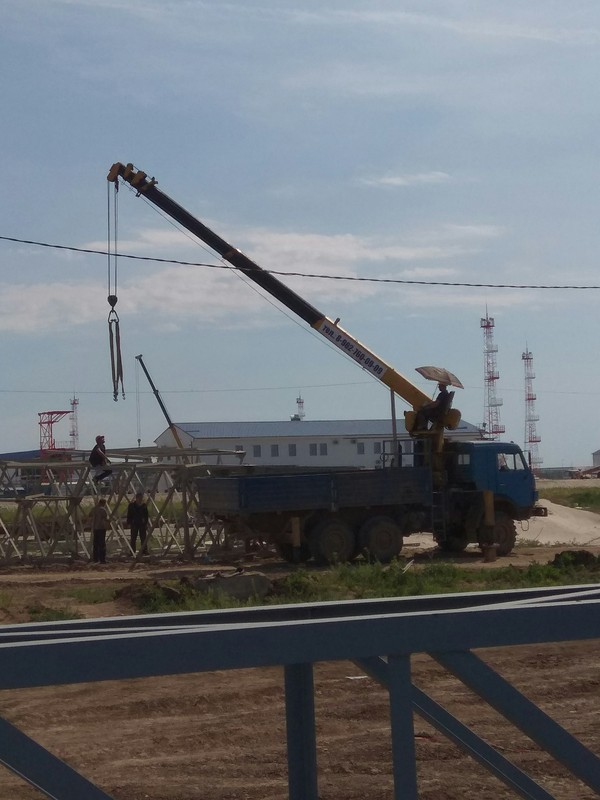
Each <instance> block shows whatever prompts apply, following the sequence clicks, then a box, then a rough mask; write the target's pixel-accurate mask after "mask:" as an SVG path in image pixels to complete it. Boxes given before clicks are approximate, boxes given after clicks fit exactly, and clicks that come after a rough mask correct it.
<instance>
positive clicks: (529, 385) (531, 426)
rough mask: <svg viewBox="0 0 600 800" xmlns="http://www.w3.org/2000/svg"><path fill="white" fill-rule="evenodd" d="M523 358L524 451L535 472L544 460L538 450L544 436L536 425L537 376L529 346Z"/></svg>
mask: <svg viewBox="0 0 600 800" xmlns="http://www.w3.org/2000/svg"><path fill="white" fill-rule="evenodd" d="M521 358H522V359H523V366H524V367H525V440H524V445H523V452H524V453H525V458H527V459H528V460H529V465H530V467H531V469H532V470H533V471H534V472H535V471H536V469H537V468H538V467H539V466H540V464H541V463H542V461H543V459H542V458H540V455H539V452H538V444H539V443H540V442H541V441H542V437H541V436H538V433H537V430H536V425H535V423H536V422H537V421H538V420H539V416H538V415H537V414H536V413H535V400H536V395H535V394H534V392H533V379H534V378H535V373H534V371H533V353H532V352H531V351H530V350H529V348H528V347H525V352H524V353H523V355H522V356H521Z"/></svg>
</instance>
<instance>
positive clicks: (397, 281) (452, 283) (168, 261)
mask: <svg viewBox="0 0 600 800" xmlns="http://www.w3.org/2000/svg"><path fill="white" fill-rule="evenodd" d="M0 240H3V241H5V242H15V243H17V244H29V245H32V246H33V247H48V248H51V249H54V250H68V251H70V252H72V253H87V254H91V255H98V256H105V257H106V256H107V255H108V253H107V251H106V250H93V249H90V248H85V247H71V246H68V245H64V244H50V243H48V242H37V241H34V240H31V239H17V238H16V237H13V236H0ZM119 258H128V259H131V260H134V261H152V262H156V263H159V264H176V265H179V266H183V267H209V268H211V269H228V270H231V269H234V270H235V268H234V267H231V266H230V265H229V264H208V263H205V262H202V261H179V260H177V259H174V258H158V257H156V256H136V255H133V254H131V253H119ZM259 269H261V272H267V273H269V274H270V275H282V276H283V277H288V278H318V279H320V280H330V281H354V282H358V283H361V282H362V283H389V284H398V285H403V286H449V287H459V288H468V289H583V290H585V289H600V285H583V284H542V283H469V282H461V281H423V280H410V279H408V278H406V279H403V278H362V277H357V276H353V275H323V274H320V273H314V272H282V271H279V270H274V269H262V268H260V267H259Z"/></svg>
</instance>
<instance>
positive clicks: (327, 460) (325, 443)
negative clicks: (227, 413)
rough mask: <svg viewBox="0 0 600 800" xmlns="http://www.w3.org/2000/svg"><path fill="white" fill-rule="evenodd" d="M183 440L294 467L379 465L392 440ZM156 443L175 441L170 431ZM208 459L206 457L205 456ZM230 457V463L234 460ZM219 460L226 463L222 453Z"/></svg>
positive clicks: (408, 446) (405, 445) (405, 443)
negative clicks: (235, 451) (240, 451)
mask: <svg viewBox="0 0 600 800" xmlns="http://www.w3.org/2000/svg"><path fill="white" fill-rule="evenodd" d="M182 440H183V444H184V446H185V447H186V448H187V447H192V448H195V449H210V448H216V449H219V450H245V451H246V456H245V458H244V461H243V463H244V464H256V465H257V466H297V467H365V468H371V469H372V468H379V467H382V466H384V463H385V464H389V459H390V458H391V457H392V453H393V442H392V440H391V439H390V438H389V437H386V436H385V435H381V436H352V437H343V436H341V437H340V436H310V437H306V436H298V437H277V438H275V437H248V438H241V437H240V438H238V439H231V438H225V437H223V438H211V439H198V438H194V439H192V438H191V437H190V436H187V440H186V437H184V436H182ZM399 441H400V446H401V448H402V452H403V453H404V454H405V455H406V456H407V457H408V454H410V453H412V440H410V439H408V438H403V439H400V440H399ZM156 444H157V445H158V446H159V447H165V446H169V447H171V446H173V445H174V444H175V442H174V440H173V437H172V435H171V433H170V431H168V430H167V431H165V432H164V433H163V434H161V436H159V438H158V439H157V440H156ZM207 460H208V459H207ZM234 460H235V459H234V457H231V463H233V461H234ZM221 462H222V463H223V462H225V463H227V458H226V457H223V458H222V459H221Z"/></svg>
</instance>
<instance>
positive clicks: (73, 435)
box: [69, 395, 79, 450]
mask: <svg viewBox="0 0 600 800" xmlns="http://www.w3.org/2000/svg"><path fill="white" fill-rule="evenodd" d="M78 405H79V400H78V399H77V398H76V397H75V395H73V397H72V399H71V416H70V417H69V421H70V423H71V427H70V429H69V436H70V439H71V450H79V424H78V422H77V406H78Z"/></svg>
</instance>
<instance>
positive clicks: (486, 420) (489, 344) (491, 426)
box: [481, 308, 505, 439]
mask: <svg viewBox="0 0 600 800" xmlns="http://www.w3.org/2000/svg"><path fill="white" fill-rule="evenodd" d="M494 324H495V323H494V318H493V317H490V316H489V315H488V313H487V308H486V310H485V317H483V318H482V319H481V327H482V328H483V341H484V347H483V358H484V378H483V379H484V387H485V389H484V392H485V396H484V403H483V425H482V428H483V432H484V434H485V435H486V436H488V437H489V438H491V439H495V438H496V436H498V434H499V433H504V431H505V427H504V425H502V424H501V423H500V406H501V405H502V400H501V399H500V398H499V397H496V381H497V380H498V378H499V377H500V373H499V372H498V367H497V365H496V354H497V352H498V346H497V345H495V344H494Z"/></svg>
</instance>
